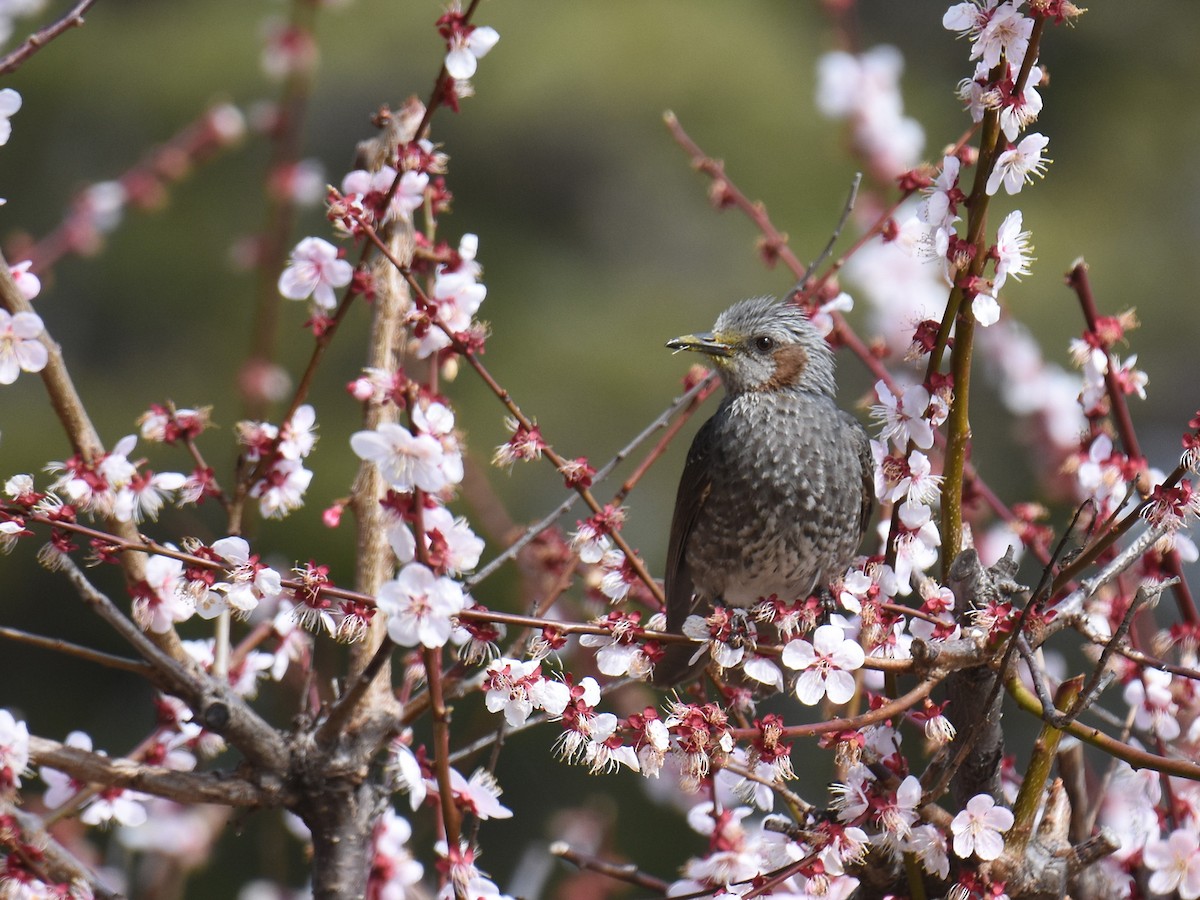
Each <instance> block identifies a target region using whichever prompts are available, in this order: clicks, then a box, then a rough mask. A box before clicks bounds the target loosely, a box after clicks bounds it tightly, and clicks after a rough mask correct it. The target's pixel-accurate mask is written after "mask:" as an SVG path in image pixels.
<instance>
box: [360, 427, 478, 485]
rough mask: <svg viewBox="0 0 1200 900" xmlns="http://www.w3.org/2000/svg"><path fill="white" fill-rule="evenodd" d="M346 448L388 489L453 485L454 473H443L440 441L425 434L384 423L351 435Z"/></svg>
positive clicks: (444, 466)
mask: <svg viewBox="0 0 1200 900" xmlns="http://www.w3.org/2000/svg"><path fill="white" fill-rule="evenodd" d="M350 447H351V449H352V450H354V452H355V454H356V455H357V456H358V457H359V458H360V459H364V460H367V461H368V462H373V463H375V465H376V466H378V467H379V471H380V474H382V475H383V478H384V480H385V481H386V482H387V483H388V486H389V487H390V488H392V490H395V491H401V492H408V491H411V490H413V488H420V489H421V490H423V491H440V490H441V489H442V488H444V487H446V485H447V484H451V483H456V482H453V481H452V476H453V475H454V474H456V473H455V472H447V468H446V464H445V462H446V458H445V451H444V449H443V447H442V444H441V442H440V441H438V439H437V438H435V437H433V436H432V435H429V434H417V435H414V434H413V433H412V432H411V431H409V430H408V429H407V428H405V427H404V426H403V425H398V424H396V423H395V422H384V423H382V424H380V425H379V427H378V428H376V429H375V430H374V431H359V432H356V433H354V434H353V435H351V436H350ZM458 480H461V478H460V479H458Z"/></svg>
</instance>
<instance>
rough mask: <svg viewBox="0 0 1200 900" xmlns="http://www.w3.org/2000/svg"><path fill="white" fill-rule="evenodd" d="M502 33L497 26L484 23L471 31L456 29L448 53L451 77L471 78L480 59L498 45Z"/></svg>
mask: <svg viewBox="0 0 1200 900" xmlns="http://www.w3.org/2000/svg"><path fill="white" fill-rule="evenodd" d="M499 40H500V34H499V32H497V31H496V29H495V28H490V27H488V26H487V25H484V26H482V27H479V28H472V29H471V31H470V32H469V33H466V34H464V33H463V32H462V31H455V33H454V34H453V35H452V36H451V38H450V48H449V51H448V52H447V53H446V71H447V72H448V73H449V74H450V77H451V78H455V79H458V80H461V79H463V78H470V77H471V76H472V75H474V74H475V70H476V68H478V66H479V60H480V59H482V58H483V57H485V56H487V54H488V51H489V50H491V49H492V48H493V47H495V46H496V42H497V41H499Z"/></svg>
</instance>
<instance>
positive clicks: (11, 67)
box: [0, 0, 96, 75]
mask: <svg viewBox="0 0 1200 900" xmlns="http://www.w3.org/2000/svg"><path fill="white" fill-rule="evenodd" d="M95 2H96V0H79V2H78V3H76V4H75V6H74V8H73V9H72V10H71V11H70V12H68V13H67V14H66V15H65V16H63V17H62V18H61V19H59V20H58V21H57V22H55V23H54V24H53V25H47V26H46V27H45V28H43V29H42V30H41V31H35V32H34V33H33V34H31V35H30V36H29V37H27V38H26V39H25V42H24V43H23V44H21V46H20V47H17V48H16V49H15V50H13V51H12V52H11V53H8V54H6V55H5V56H4V57H3V58H0V75H9V74H11V73H13V72H15V71H17V69H19V68H21V66H22V65H24V63H25V62H26V61H27V60H28V59H29V58H30V57H31V56H33V54H35V53H37V52H38V51H39V50H41V49H42V48H43V47H45V46H46V45H47V44H49V43H50V42H51V41H52V40H54V39H55V38H56V37H58V36H59V35H62V34H65V33H66V32H68V31H70V30H71V29H72V28H79V27H81V26H82V25H83V14H84V13H86V12H87V11H88V10H89V9H90V8H91V6H92V4H93V3H95Z"/></svg>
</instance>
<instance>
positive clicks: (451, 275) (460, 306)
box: [416, 234, 487, 359]
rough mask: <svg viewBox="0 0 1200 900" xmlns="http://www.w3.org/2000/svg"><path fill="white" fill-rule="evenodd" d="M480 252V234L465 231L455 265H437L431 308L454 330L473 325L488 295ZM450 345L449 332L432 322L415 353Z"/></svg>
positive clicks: (432, 350)
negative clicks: (483, 277) (478, 256)
mask: <svg viewBox="0 0 1200 900" xmlns="http://www.w3.org/2000/svg"><path fill="white" fill-rule="evenodd" d="M478 252H479V238H478V237H477V236H476V235H474V234H464V235H463V236H462V239H461V240H460V241H459V243H458V262H457V263H456V264H455V265H453V266H449V265H440V266H438V268H437V273H436V276H435V278H434V282H433V290H432V291H430V293H429V299H430V301H432V302H431V308H430V309H429V310H428V312H429V313H431V314H433V315H435V316H436V318H437V320H438V321H439V322H441V324H442V325H444V326H445V327H446V328H447V329H449V330H450V331H451V332H452V333H459V332H463V331H466V330H467V329H468V328H470V327H471V320H472V319H473V318H474V317H475V313H477V312H478V311H479V307H480V305H481V304H482V303H483V301H484V298H485V297H487V287H486V285H483V284H481V283H480V282H479V276H480V274H481V273H482V271H483V270H482V268H481V267H480V265H479V263H478V262H476V261H475V256H476V254H477V253H478ZM449 346H450V338H449V336H447V334H446V332H445V331H443V330H442V329H441V328H439V327H437V326H436V325H431V326H430V327H428V328H426V329H425V330H424V332H423V333H422V334H420V340H419V341H418V343H417V349H416V355H417V356H418V357H419V358H421V359H424V358H425V357H427V356H429V355H430V354H432V353H435V352H437V351H438V350H441V349H442V348H444V347H449Z"/></svg>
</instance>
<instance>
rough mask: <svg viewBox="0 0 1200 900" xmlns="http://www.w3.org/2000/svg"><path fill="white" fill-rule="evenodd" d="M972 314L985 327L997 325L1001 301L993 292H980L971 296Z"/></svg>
mask: <svg viewBox="0 0 1200 900" xmlns="http://www.w3.org/2000/svg"><path fill="white" fill-rule="evenodd" d="M971 315H973V316H974V317H975V321H976V322H978V323H979V324H980V325H982V326H983V327H984V328H987V327H989V326H991V325H995V324H996V323H997V322H999V321H1000V301H999V300H997V299H996V295H995V294H993V293H988V292H986V291H984V292H981V293H978V294H976V295H975V296H974V297H972V298H971Z"/></svg>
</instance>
